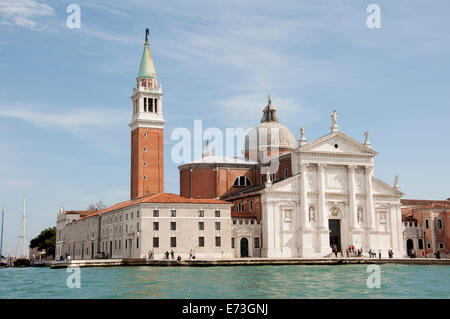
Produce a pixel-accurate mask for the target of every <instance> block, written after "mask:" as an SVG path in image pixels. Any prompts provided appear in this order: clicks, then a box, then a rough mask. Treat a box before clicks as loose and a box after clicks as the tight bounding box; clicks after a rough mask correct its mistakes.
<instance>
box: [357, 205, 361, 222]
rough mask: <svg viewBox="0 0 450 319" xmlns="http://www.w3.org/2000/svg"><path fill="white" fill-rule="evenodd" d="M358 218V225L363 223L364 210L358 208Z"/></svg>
mask: <svg viewBox="0 0 450 319" xmlns="http://www.w3.org/2000/svg"><path fill="white" fill-rule="evenodd" d="M356 217H357V219H358V224H359V223H361V222H362V208H361V207H358V211H357V212H356Z"/></svg>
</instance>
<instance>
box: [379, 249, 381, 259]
mask: <svg viewBox="0 0 450 319" xmlns="http://www.w3.org/2000/svg"><path fill="white" fill-rule="evenodd" d="M378 259H381V249H379V250H378Z"/></svg>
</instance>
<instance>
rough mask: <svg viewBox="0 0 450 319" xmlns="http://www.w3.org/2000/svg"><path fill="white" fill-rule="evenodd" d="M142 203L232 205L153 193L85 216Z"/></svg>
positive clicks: (224, 202) (203, 199)
mask: <svg viewBox="0 0 450 319" xmlns="http://www.w3.org/2000/svg"><path fill="white" fill-rule="evenodd" d="M141 203H174V204H230V203H228V202H226V201H223V200H220V199H205V198H186V197H182V196H180V195H176V194H172V193H151V194H147V195H144V196H141V197H137V198H134V199H131V200H127V201H124V202H120V203H117V204H115V205H112V206H111V207H108V208H106V209H103V210H99V211H94V212H92V213H91V214H89V215H87V216H84V218H85V217H91V216H95V215H101V214H104V213H108V212H112V211H115V210H118V209H121V208H125V207H129V206H133V205H137V204H141Z"/></svg>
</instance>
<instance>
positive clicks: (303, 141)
mask: <svg viewBox="0 0 450 319" xmlns="http://www.w3.org/2000/svg"><path fill="white" fill-rule="evenodd" d="M306 142H307V139H306V137H305V128H304V127H302V128H300V140H299V141H298V143H299V145H300V146H302V145H304V144H306Z"/></svg>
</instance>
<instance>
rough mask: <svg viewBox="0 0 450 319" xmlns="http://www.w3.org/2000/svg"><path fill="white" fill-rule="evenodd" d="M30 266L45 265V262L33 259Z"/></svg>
mask: <svg viewBox="0 0 450 319" xmlns="http://www.w3.org/2000/svg"><path fill="white" fill-rule="evenodd" d="M31 267H45V264H44V263H43V262H42V261H35V262H32V263H31Z"/></svg>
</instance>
